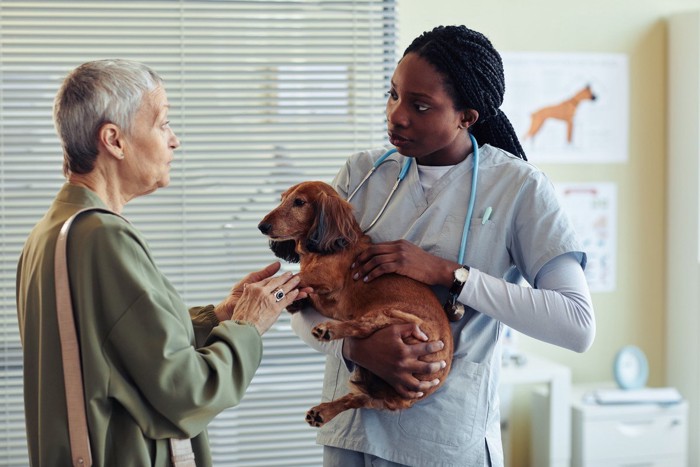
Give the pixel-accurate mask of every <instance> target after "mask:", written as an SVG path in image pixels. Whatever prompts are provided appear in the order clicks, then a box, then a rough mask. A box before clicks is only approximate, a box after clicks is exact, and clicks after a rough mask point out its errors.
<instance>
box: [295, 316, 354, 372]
mask: <svg viewBox="0 0 700 467" xmlns="http://www.w3.org/2000/svg"><path fill="white" fill-rule="evenodd" d="M324 321H333V320H332V319H330V318H327V317H326V316H323V315H322V314H321V313H319V312H318V311H316V310H315V309H314V308H311V307H308V306H307V307H304V308H303V309H301V310H299V311H298V312H296V313H293V314H292V331H294V334H296V335H297V336H299V338H300V339H301V340H302V341H304V342H305V343H306V345H308V346H309V347H311V348H312V349H314V350H316V351H318V352H321V353H324V354H326V355H334V356H336V357H338V358H340V359H343V339H336V340H332V341H327V342H322V341H320V340H318V339H316V338H315V337H314V336H313V335H312V334H311V330H312V329H313V328H314V326H316V325H317V324H319V323H322V322H324ZM350 369H351V368H350Z"/></svg>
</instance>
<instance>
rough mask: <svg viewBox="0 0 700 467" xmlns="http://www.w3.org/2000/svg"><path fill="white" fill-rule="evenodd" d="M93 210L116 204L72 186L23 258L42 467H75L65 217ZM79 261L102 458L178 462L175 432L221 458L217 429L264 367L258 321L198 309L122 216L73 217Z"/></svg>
mask: <svg viewBox="0 0 700 467" xmlns="http://www.w3.org/2000/svg"><path fill="white" fill-rule="evenodd" d="M94 206H97V207H106V206H105V205H104V203H103V202H102V201H101V200H100V199H99V198H98V197H97V196H96V195H95V193H93V192H91V191H89V190H87V189H84V188H80V187H77V186H73V185H69V184H66V185H64V186H63V188H62V189H61V191H60V192H59V193H58V195H57V196H56V199H55V200H54V202H53V205H52V206H51V207H50V209H49V210H48V212H47V213H46V215H45V216H44V217H43V218H42V219H41V220H40V222H39V223H38V224H37V225H36V226H35V228H34V229H33V230H32V232H31V234H30V236H29V238H28V240H27V242H26V244H25V246H24V250H23V251H22V255H21V257H20V259H19V265H18V268H17V313H18V318H19V328H20V335H21V339H22V346H23V352H24V400H25V416H26V426H27V441H28V444H29V454H30V461H31V464H32V465H33V466H35V467H36V466H52V465H56V466H65V465H70V453H69V440H68V426H67V422H66V407H65V394H64V389H63V387H64V386H63V373H62V371H63V370H62V365H61V352H60V341H59V336H58V330H57V324H56V304H55V303H56V302H55V295H54V272H53V265H54V259H53V258H54V248H55V244H56V238H57V236H58V232H59V230H60V228H61V225H62V224H63V222H64V221H65V220H66V219H68V218H69V217H70V216H71V215H72V214H74V213H75V212H77V211H79V210H80V209H83V208H85V207H94ZM68 268H69V276H70V283H71V295H72V297H73V304H74V308H75V318H76V327H77V328H78V335H79V341H80V347H81V359H82V365H83V374H84V387H85V394H86V404H87V413H88V426H89V431H90V442H91V447H92V456H93V465H96V466H148V465H153V466H167V465H170V460H169V444H168V441H167V438H170V437H178V438H182V437H191V438H193V439H192V444H193V448H194V451H195V455H196V458H197V465H198V466H207V465H211V455H210V451H209V447H208V440H207V434H206V427H207V424H208V423H209V422H210V421H211V420H212V419H213V418H214V417H215V416H216V415H217V414H218V413H220V412H221V411H222V410H224V409H226V408H228V407H231V406H234V405H236V404H237V403H238V402H239V401H240V400H241V398H242V396H243V394H244V391H245V390H246V388H247V386H248V384H249V383H250V381H251V379H252V378H253V375H254V373H255V371H256V369H257V368H258V365H259V364H260V359H261V358H262V340H261V337H260V335H259V334H258V332H257V330H256V329H255V327H253V326H251V325H246V324H238V323H236V322H232V321H228V322H222V323H219V322H218V320H217V319H216V316H215V315H214V313H213V307H212V306H211V305H210V306H207V307H200V308H194V309H191V310H189V313H188V309H187V307H186V306H185V304H184V303H183V301H182V299H181V298H180V296H179V295H178V293H177V292H176V291H175V289H174V288H173V286H172V285H171V284H170V283H169V282H168V280H167V279H166V278H165V276H163V274H162V273H161V272H160V271H159V269H158V267H157V266H156V265H155V262H154V261H153V258H152V257H151V253H150V250H149V248H148V245H147V244H146V241H145V240H144V239H143V237H142V236H141V234H140V233H139V232H138V231H137V230H136V229H135V228H134V227H133V226H132V225H131V224H129V223H128V222H126V221H124V220H123V219H121V218H120V217H118V216H115V215H112V214H102V213H88V214H84V215H83V216H81V217H80V218H78V220H77V221H76V222H75V223H74V224H73V228H72V229H71V233H70V236H69V243H68ZM222 292H223V291H222ZM222 295H223V294H222ZM221 298H223V296H222V297H221Z"/></svg>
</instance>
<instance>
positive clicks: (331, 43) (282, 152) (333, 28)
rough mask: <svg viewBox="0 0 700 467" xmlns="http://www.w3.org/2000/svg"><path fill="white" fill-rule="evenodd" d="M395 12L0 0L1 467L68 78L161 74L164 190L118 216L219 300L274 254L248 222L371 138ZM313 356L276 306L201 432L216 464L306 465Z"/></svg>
mask: <svg viewBox="0 0 700 467" xmlns="http://www.w3.org/2000/svg"><path fill="white" fill-rule="evenodd" d="M394 18H395V0H374V1H372V0H346V1H331V0H326V1H324V0H315V1H311V0H297V1H287V0H277V1H274V0H258V1H253V0H251V1H195V0H189V1H186V0H180V1H128V0H127V1H109V2H105V1H28V0H23V1H6V0H3V1H2V2H0V320H1V321H0V340H1V343H0V352H2V367H1V368H0V371H2V374H1V375H0V411H1V412H2V415H1V417H0V418H1V420H0V464H3V465H13V466H14V465H26V464H27V453H26V441H25V431H24V418H23V402H22V356H21V346H20V340H19V331H18V326H17V317H16V307H15V268H16V262H17V259H18V256H19V253H20V251H21V248H22V245H23V243H24V240H25V238H26V236H27V234H28V233H29V230H30V229H31V227H32V226H33V225H34V223H36V222H37V220H38V219H39V218H40V217H41V215H42V214H43V213H44V211H45V210H46V209H47V208H48V206H49V204H50V203H51V201H52V199H53V197H54V195H55V193H56V192H57V190H58V189H59V187H60V186H61V184H62V183H63V182H64V179H63V177H62V175H61V163H62V156H61V151H60V145H59V142H58V139H57V137H56V135H55V131H54V128H53V123H52V120H51V113H52V104H53V98H54V96H55V94H56V91H57V89H58V87H59V85H60V83H61V80H62V78H63V77H64V76H65V75H66V73H68V71H70V70H71V69H72V68H74V67H75V66H77V65H79V64H80V63H83V62H85V61H88V60H94V59H102V58H128V59H133V60H139V61H142V62H145V63H147V64H149V65H150V66H152V67H153V68H154V69H155V70H156V71H157V72H158V73H159V74H160V75H161V76H162V77H163V78H164V79H165V84H166V90H167V92H168V97H169V100H170V104H171V112H170V115H171V121H172V126H173V128H174V129H175V131H176V133H177V135H178V137H179V138H180V140H181V141H182V146H181V148H180V149H179V150H178V151H176V153H175V161H174V163H173V166H172V172H171V180H172V181H171V185H170V186H169V187H168V188H165V189H161V190H159V191H157V192H156V193H154V194H151V195H148V196H145V197H143V198H139V199H137V200H134V201H133V202H132V203H130V204H129V205H128V206H127V207H126V209H125V214H126V216H127V217H128V218H129V219H130V220H131V221H132V222H133V223H134V224H135V225H136V226H137V227H138V228H139V229H140V230H141V231H142V232H143V233H144V235H145V236H146V238H147V239H148V240H149V242H150V246H151V248H152V249H153V253H154V255H155V257H156V260H157V262H158V264H159V266H160V267H161V269H162V270H163V271H164V273H165V274H166V275H167V276H168V277H169V279H170V280H171V281H172V282H173V284H174V285H175V287H176V288H177V289H178V290H179V291H180V293H181V294H182V296H183V297H184V299H185V301H186V303H187V304H188V305H201V304H206V303H217V302H218V301H219V300H221V299H222V298H223V297H224V296H225V295H226V293H227V291H228V290H229V288H230V287H231V285H232V284H233V283H235V282H236V281H238V280H239V279H241V278H242V277H243V276H244V275H245V274H247V273H248V272H250V271H252V270H256V269H260V268H261V267H262V266H263V265H265V264H268V263H270V262H272V261H273V260H274V259H275V258H274V256H273V255H272V254H271V252H270V251H269V248H268V245H267V240H266V239H265V237H263V236H262V235H261V234H260V233H259V232H258V231H257V223H258V222H259V221H260V219H261V218H262V217H263V215H264V214H265V213H267V212H268V211H269V210H270V209H272V208H273V207H274V206H275V205H276V204H277V202H278V201H279V195H280V193H281V192H282V191H283V190H285V189H286V188H288V187H289V186H291V185H292V184H294V183H297V182H300V181H303V180H312V179H314V180H324V181H330V180H331V179H332V177H333V175H334V174H335V173H336V171H337V170H338V169H339V168H340V166H341V165H342V164H343V162H344V160H345V158H346V157H347V156H348V155H350V154H351V153H352V152H354V151H357V150H361V149H366V148H370V147H377V146H379V145H382V144H384V143H385V138H386V136H385V123H384V110H383V109H384V105H385V92H386V90H387V89H388V80H389V77H390V74H391V72H392V70H393V67H394V64H395V44H396V38H395V36H396V25H395V20H394ZM283 268H285V269H291V270H293V269H294V266H293V265H287V264H283ZM323 360H324V359H323V357H322V356H321V355H319V354H316V353H315V352H314V351H311V350H310V349H308V348H306V346H305V345H304V344H303V343H301V341H300V340H299V339H298V338H297V337H296V336H294V335H293V333H292V332H291V329H290V325H289V317H288V316H287V315H286V314H283V316H282V317H281V319H280V320H279V321H278V323H277V324H276V325H275V326H274V327H273V328H272V329H271V330H270V331H269V332H268V333H267V334H266V335H265V336H264V357H263V362H262V365H261V367H260V369H259V370H258V373H257V375H256V377H255V379H254V381H253V383H252V384H251V386H250V389H249V390H248V392H247V394H246V396H245V398H244V400H243V402H242V403H241V404H240V406H238V407H236V408H233V409H230V410H227V411H225V412H224V413H222V414H221V415H220V416H219V417H217V419H216V420H215V421H214V422H213V423H212V424H211V425H210V428H209V434H210V438H211V444H212V450H213V455H214V464H215V465H232V466H277V465H303V466H312V465H320V463H321V449H320V448H319V447H318V446H316V445H315V441H314V439H315V433H316V431H315V429H312V428H309V427H307V426H306V423H305V422H304V414H305V412H306V410H307V409H308V408H310V407H311V406H313V405H315V404H317V403H318V402H320V398H321V383H322V375H323Z"/></svg>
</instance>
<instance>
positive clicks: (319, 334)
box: [311, 308, 423, 341]
mask: <svg viewBox="0 0 700 467" xmlns="http://www.w3.org/2000/svg"><path fill="white" fill-rule="evenodd" d="M422 322H423V320H421V319H420V318H418V317H417V316H415V315H412V314H410V313H405V312H403V311H401V310H397V309H394V308H392V309H384V310H379V311H377V312H371V313H368V314H366V315H363V316H361V317H360V318H358V319H356V320H352V321H324V322H323V323H319V324H318V325H317V326H315V327H314V328H313V329H312V330H311V333H312V334H313V336H314V337H315V338H316V339H318V340H321V341H330V340H333V339H342V338H344V337H359V338H363V337H367V336H369V335H370V334H372V333H373V332H375V331H377V330H378V329H381V328H384V327H387V326H389V325H390V324H399V323H415V324H421V323H422Z"/></svg>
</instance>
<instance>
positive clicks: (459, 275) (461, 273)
mask: <svg viewBox="0 0 700 467" xmlns="http://www.w3.org/2000/svg"><path fill="white" fill-rule="evenodd" d="M467 277H469V272H468V271H467V270H466V269H464V268H459V269H457V270H455V280H456V281H458V282H461V283H464V282H466V281H467Z"/></svg>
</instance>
